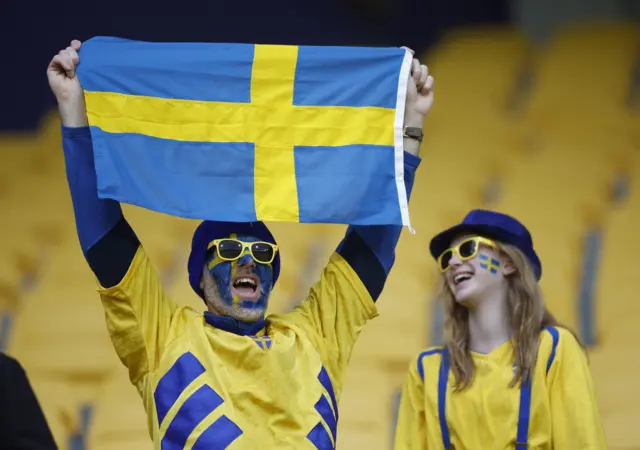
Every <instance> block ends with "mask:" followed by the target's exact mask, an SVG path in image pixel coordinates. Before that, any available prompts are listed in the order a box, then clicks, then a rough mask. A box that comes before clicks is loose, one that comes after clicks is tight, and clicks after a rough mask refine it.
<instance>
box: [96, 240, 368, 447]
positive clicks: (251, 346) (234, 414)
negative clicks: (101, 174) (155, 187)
mask: <svg viewBox="0 0 640 450" xmlns="http://www.w3.org/2000/svg"><path fill="white" fill-rule="evenodd" d="M100 293H101V296H102V301H103V305H104V309H105V312H106V318H107V324H108V329H109V332H110V334H111V338H112V341H113V344H114V346H115V348H116V351H117V353H118V355H119V356H120V358H121V360H122V362H123V363H124V364H125V365H126V366H127V367H128V369H129V374H130V378H131V381H132V383H133V384H134V385H135V386H136V387H137V388H138V392H139V393H140V395H141V396H142V399H143V401H144V405H145V408H146V411H147V413H148V425H149V430H150V433H151V435H152V437H153V441H154V442H155V443H156V448H158V449H163V450H168V449H180V450H182V449H189V448H193V449H223V448H229V449H241V448H242V449H245V448H247V449H248V448H269V449H271V448H273V449H275V448H278V449H286V448H291V449H332V448H334V446H335V441H336V430H337V421H338V408H337V402H338V399H339V397H340V392H341V390H342V380H343V376H344V373H345V369H346V366H347V362H348V361H349V357H350V355H351V351H352V349H353V345H354V343H355V341H356V339H357V337H358V334H359V333H360V331H361V329H362V327H363V326H364V324H365V323H366V321H367V320H369V319H371V318H373V317H375V316H376V308H375V304H374V302H373V300H372V298H371V296H370V295H369V293H368V291H367V289H366V288H365V286H364V285H363V283H362V281H361V280H360V278H358V276H357V275H356V274H355V272H354V271H353V269H352V268H351V267H350V266H349V265H348V264H347V263H346V262H345V261H344V259H343V258H342V257H341V256H340V255H339V254H337V253H335V254H334V255H333V256H332V257H331V260H330V262H329V264H328V266H327V267H326V269H325V270H324V272H323V275H322V278H321V279H320V281H319V282H318V283H317V284H316V285H315V286H314V287H313V288H312V290H311V292H310V294H309V296H308V298H307V299H306V300H304V301H303V302H302V303H301V304H300V305H299V306H297V307H296V308H295V309H294V310H293V311H291V312H290V313H287V314H282V315H270V316H267V318H266V320H265V321H261V322H260V323H258V325H257V326H256V327H255V328H254V329H253V330H248V331H249V332H248V334H247V335H238V334H234V333H230V332H227V331H224V330H222V329H219V328H216V327H215V326H211V324H209V323H208V322H207V320H206V318H205V316H204V315H203V314H202V313H200V312H196V311H194V310H193V309H191V308H188V307H181V306H178V305H177V304H176V303H174V302H173V301H171V300H170V299H169V298H167V296H166V295H165V294H164V292H163V290H162V287H161V286H160V282H159V279H158V276H157V275H156V272H155V270H154V269H153V267H152V265H151V264H150V262H149V260H148V258H147V255H146V253H145V251H144V249H143V248H142V247H139V249H138V252H137V254H136V256H135V258H134V260H133V263H132V264H131V267H130V268H129V271H128V272H127V274H126V275H125V277H124V279H123V280H122V282H121V283H120V284H118V285H117V286H114V287H111V288H109V289H100ZM214 320H215V319H214Z"/></svg>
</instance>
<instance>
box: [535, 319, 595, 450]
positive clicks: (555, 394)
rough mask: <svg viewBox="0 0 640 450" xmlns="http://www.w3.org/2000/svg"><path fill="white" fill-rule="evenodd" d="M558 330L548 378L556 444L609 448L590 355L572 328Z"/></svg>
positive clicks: (579, 448) (580, 448)
mask: <svg viewBox="0 0 640 450" xmlns="http://www.w3.org/2000/svg"><path fill="white" fill-rule="evenodd" d="M558 331H559V340H558V347H557V349H556V355H555V357H554V359H553V362H552V364H551V367H550V369H549V375H548V378H547V383H548V385H549V396H550V398H549V402H550V404H551V421H552V427H553V447H554V448H567V449H568V448H570V449H572V450H596V449H597V450H602V449H606V448H607V444H606V441H605V437H604V431H603V427H602V421H601V419H600V413H599V411H598V404H597V401H596V397H595V392H594V389H593V381H592V379H591V372H590V370H589V364H588V361H587V356H586V354H585V352H584V350H583V349H582V347H581V346H580V344H579V343H578V341H577V340H576V339H575V337H574V336H573V335H572V334H571V333H570V332H569V331H567V330H565V329H562V328H558Z"/></svg>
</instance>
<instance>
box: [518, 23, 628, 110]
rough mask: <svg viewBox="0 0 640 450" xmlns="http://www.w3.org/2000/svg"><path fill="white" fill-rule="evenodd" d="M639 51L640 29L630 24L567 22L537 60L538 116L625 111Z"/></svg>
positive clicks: (535, 101)
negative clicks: (639, 32)
mask: <svg viewBox="0 0 640 450" xmlns="http://www.w3.org/2000/svg"><path fill="white" fill-rule="evenodd" d="M637 51H638V35H637V28H636V27H635V26H634V25H633V24H631V23H629V24H615V23H612V24H606V23H601V24H598V23H595V24H579V25H573V26H567V27H563V28H562V29H560V30H559V32H558V33H557V35H556V36H555V37H554V39H552V41H551V42H550V45H549V46H548V47H547V48H546V49H545V52H544V53H543V56H542V58H541V59H540V60H539V61H538V64H537V69H538V70H537V71H536V89H535V90H534V95H533V96H532V98H531V104H530V112H531V113H532V114H533V118H535V119H536V120H541V121H544V120H545V119H544V118H545V116H547V117H549V116H552V115H553V114H555V113H558V112H562V113H570V114H576V113H577V114H580V111H584V112H585V113H586V112H589V113H591V114H590V115H591V116H592V117H597V116H603V115H604V116H606V115H607V113H612V114H614V117H616V116H617V117H618V118H620V117H621V116H623V115H625V114H624V105H625V101H626V98H627V95H628V90H629V83H630V80H631V73H632V69H633V66H634V63H635V59H636V57H637Z"/></svg>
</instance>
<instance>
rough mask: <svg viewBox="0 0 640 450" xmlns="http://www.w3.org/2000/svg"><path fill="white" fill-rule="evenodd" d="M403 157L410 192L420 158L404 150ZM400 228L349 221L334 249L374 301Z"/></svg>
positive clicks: (390, 261) (385, 278) (393, 256)
mask: <svg viewBox="0 0 640 450" xmlns="http://www.w3.org/2000/svg"><path fill="white" fill-rule="evenodd" d="M404 158H405V159H404V182H405V186H406V188H407V196H410V195H411V190H412V188H413V181H414V179H415V175H416V170H417V169H418V166H419V165H420V161H421V159H420V158H419V157H418V156H414V155H412V154H410V153H407V152H405V153H404ZM401 231H402V226H399V225H358V226H354V225H352V226H350V227H349V228H348V229H347V233H346V236H345V238H344V239H343V240H342V242H341V243H340V245H339V246H338V249H337V252H338V253H339V254H340V255H341V256H342V257H343V258H344V259H345V260H346V261H347V262H348V263H349V265H350V266H351V268H352V269H353V270H354V271H355V272H356V273H357V274H358V276H359V277H360V279H361V280H362V282H363V283H364V285H365V286H366V288H367V290H368V291H369V294H370V295H371V297H372V298H373V300H374V301H376V300H377V299H378V297H379V296H380V294H381V293H382V289H383V288H384V284H385V282H386V281H387V276H388V275H389V272H390V271H391V267H393V263H394V261H395V249H396V245H397V244H398V239H399V238H400V233H401Z"/></svg>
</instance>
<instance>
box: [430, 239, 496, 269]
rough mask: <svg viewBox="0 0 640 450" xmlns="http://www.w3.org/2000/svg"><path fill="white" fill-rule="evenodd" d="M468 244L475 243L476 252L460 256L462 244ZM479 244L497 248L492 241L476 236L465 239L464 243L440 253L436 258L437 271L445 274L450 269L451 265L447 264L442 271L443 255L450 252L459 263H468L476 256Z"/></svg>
mask: <svg viewBox="0 0 640 450" xmlns="http://www.w3.org/2000/svg"><path fill="white" fill-rule="evenodd" d="M468 242H475V243H476V251H475V252H474V253H473V254H472V255H471V256H467V257H463V256H462V255H461V254H460V247H461V246H463V245H464V244H466V243H468ZM480 244H485V245H488V246H489V247H493V248H498V245H497V244H496V243H495V242H494V241H492V240H491V239H487V238H483V237H481V236H476V237H472V238H469V239H465V240H464V241H462V242H460V243H459V244H458V245H456V246H455V247H449V248H448V249H446V250H445V251H444V252H442V253H441V254H440V256H438V269H440V272H442V273H445V272H446V271H447V270H449V269H450V268H451V264H449V265H447V267H446V268H445V269H442V258H443V257H444V255H446V254H447V252H451V256H453V255H455V254H457V255H458V257H459V258H460V261H469V260H470V259H473V258H475V257H476V256H478V251H479V249H480Z"/></svg>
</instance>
